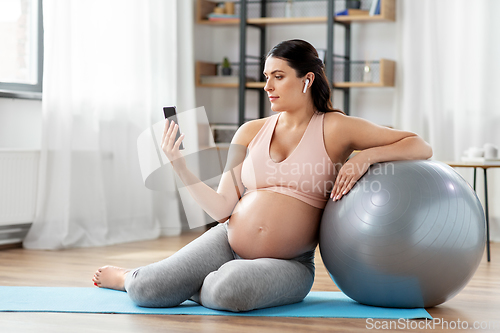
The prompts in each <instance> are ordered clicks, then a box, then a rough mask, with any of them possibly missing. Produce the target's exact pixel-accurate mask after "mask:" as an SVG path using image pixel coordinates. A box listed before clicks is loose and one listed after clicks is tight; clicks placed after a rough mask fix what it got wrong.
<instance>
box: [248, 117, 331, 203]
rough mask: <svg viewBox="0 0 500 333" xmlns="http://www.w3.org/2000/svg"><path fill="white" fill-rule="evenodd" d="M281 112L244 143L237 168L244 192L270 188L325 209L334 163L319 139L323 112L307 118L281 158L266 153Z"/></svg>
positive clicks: (321, 132) (268, 189)
mask: <svg viewBox="0 0 500 333" xmlns="http://www.w3.org/2000/svg"><path fill="white" fill-rule="evenodd" d="M280 114H281V113H278V114H276V115H272V116H271V117H269V118H268V119H267V120H266V122H265V123H264V125H263V126H262V128H261V129H260V131H259V132H258V133H257V135H256V136H255V137H254V138H253V139H252V141H251V142H250V144H249V145H248V151H247V156H246V158H245V160H244V161H243V165H242V169H241V181H242V183H243V186H245V189H246V190H245V194H247V193H251V192H254V191H257V190H265V191H273V192H277V193H281V194H285V195H288V196H291V197H294V198H297V199H299V200H301V201H303V202H305V203H307V204H309V205H311V206H314V207H317V208H321V209H323V208H325V205H326V202H327V201H328V198H329V194H330V192H331V190H332V188H333V184H334V181H335V174H336V171H335V166H334V164H333V162H332V161H331V160H330V157H329V156H328V154H327V152H326V148H325V143H324V139H323V120H324V116H325V115H324V114H321V115H318V114H316V113H314V114H313V116H312V117H311V119H310V121H309V124H308V125H307V128H306V130H305V132H304V134H303V136H302V138H301V140H300V142H299V144H298V145H297V147H295V150H294V151H293V152H292V153H291V154H290V155H289V156H288V157H287V158H286V159H284V160H283V161H281V162H274V161H273V160H272V159H271V156H270V147H271V138H272V136H273V133H274V129H275V128H276V124H277V122H278V119H279V116H280Z"/></svg>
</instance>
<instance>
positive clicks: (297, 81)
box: [264, 57, 311, 112]
mask: <svg viewBox="0 0 500 333" xmlns="http://www.w3.org/2000/svg"><path fill="white" fill-rule="evenodd" d="M264 75H265V77H266V86H265V87H264V90H265V91H266V92H267V95H268V97H269V101H270V102H271V110H273V111H276V112H281V111H292V110H294V109H297V108H301V107H304V106H305V105H306V104H307V98H308V97H309V96H310V92H309V91H307V93H305V94H304V93H303V92H302V91H303V90H304V84H305V80H306V78H305V77H304V78H298V77H297V73H296V71H295V69H293V68H292V67H290V66H288V63H287V61H286V60H283V59H279V58H274V57H269V58H267V60H266V64H265V66H264ZM310 85H311V83H309V86H310ZM309 98H310V97H309Z"/></svg>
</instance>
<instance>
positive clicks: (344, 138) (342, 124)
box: [93, 40, 432, 311]
mask: <svg viewBox="0 0 500 333" xmlns="http://www.w3.org/2000/svg"><path fill="white" fill-rule="evenodd" d="M264 75H265V77H266V85H265V87H264V90H265V91H266V92H267V94H268V97H269V101H270V102H271V109H272V111H274V112H275V114H273V115H272V116H270V117H267V118H263V119H257V120H253V121H249V122H247V123H245V124H243V125H242V126H241V127H240V128H239V129H238V131H237V132H236V134H235V135H234V138H233V140H232V143H231V147H230V149H229V153H228V162H227V165H226V168H225V171H224V173H223V175H222V178H221V181H220V184H219V186H218V189H217V191H215V190H213V189H212V188H211V187H209V186H207V185H206V184H204V183H203V182H201V181H200V180H199V179H198V178H197V177H196V176H195V175H194V174H193V173H191V172H190V171H189V170H188V169H187V167H186V163H185V160H184V157H183V156H182V154H181V153H180V151H179V148H178V147H179V145H180V143H181V142H182V139H183V136H181V137H180V138H179V139H178V140H177V141H175V137H176V136H175V135H176V133H177V130H178V127H177V125H176V124H174V123H173V122H170V123H169V122H168V120H167V122H166V124H165V131H164V134H163V141H162V149H163V151H164V153H165V154H166V156H167V157H168V159H169V160H170V161H171V163H172V166H173V168H174V170H175V172H176V173H177V174H178V176H179V177H180V179H181V180H182V181H183V183H184V184H185V185H186V186H187V188H188V190H189V192H190V194H191V195H192V196H193V198H194V199H195V200H196V201H197V203H198V204H199V205H200V206H201V207H202V208H203V209H204V210H205V211H206V212H207V214H209V215H210V216H211V217H213V218H214V219H215V220H217V221H219V222H220V223H219V224H218V225H217V226H215V227H213V228H211V229H210V230H208V231H207V232H205V233H204V234H203V235H201V236H200V237H199V238H197V239H195V240H194V241H192V242H191V243H189V244H188V245H186V246H185V247H183V248H182V249H181V250H179V251H178V252H176V253H175V254H173V255H172V256H170V257H168V258H166V259H164V260H162V261H159V262H157V263H153V264H151V265H147V266H144V267H140V268H136V269H124V268H119V267H113V266H105V267H102V268H99V269H98V270H97V272H96V273H95V275H94V278H93V281H94V284H95V285H96V286H98V287H101V288H111V289H117V290H123V291H126V292H127V293H128V294H129V295H130V297H131V299H132V300H133V301H134V302H135V303H136V304H138V305H140V306H146V307H172V306H176V305H179V304H180V303H182V302H183V301H185V300H187V299H192V300H194V301H196V302H198V303H199V304H201V305H203V306H206V307H209V308H212V309H217V310H229V311H248V310H252V309H257V308H265V307H271V306H278V305H284V304H290V303H295V302H299V301H301V300H302V299H303V298H304V297H305V296H306V295H307V294H308V292H309V291H310V289H311V287H312V284H313V280H314V250H315V248H316V245H317V241H318V229H319V223H320V220H321V215H322V212H323V209H324V207H325V205H326V202H327V200H328V199H329V197H330V198H331V199H332V200H340V199H341V198H342V196H343V195H345V194H347V193H348V192H349V190H350V189H351V188H352V187H353V186H354V185H355V184H356V182H357V180H358V179H359V178H360V177H361V176H362V175H363V174H364V173H365V172H366V171H367V170H368V168H369V166H370V165H371V164H373V163H377V162H383V161H394V160H405V159H406V160H407V159H427V158H429V157H430V156H431V155H432V149H431V147H430V146H429V145H428V144H427V143H426V142H425V141H423V140H422V139H421V138H420V137H418V136H417V135H415V134H414V133H410V132H405V131H399V130H394V129H390V128H386V127H381V126H378V125H375V124H373V123H370V122H368V121H366V120H363V119H360V118H355V117H349V116H346V115H345V114H343V112H341V111H339V110H335V109H333V107H332V103H331V100H330V85H329V83H328V81H327V79H326V76H325V73H324V68H323V62H322V60H321V59H319V58H318V54H317V52H316V50H315V49H314V47H313V46H312V45H310V44H309V43H307V42H305V41H302V40H289V41H284V42H281V43H280V44H278V45H276V46H275V47H274V48H273V49H272V50H271V51H270V52H269V54H268V55H267V58H266V62H265V68H264ZM354 150H359V151H360V152H359V153H357V154H356V155H355V156H354V157H352V158H350V159H349V160H348V158H349V156H351V154H352V152H353V151H354Z"/></svg>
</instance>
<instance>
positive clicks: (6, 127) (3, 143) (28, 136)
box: [0, 98, 42, 149]
mask: <svg viewBox="0 0 500 333" xmlns="http://www.w3.org/2000/svg"><path fill="white" fill-rule="evenodd" d="M41 133H42V101H40V100H27V99H14V98H0V149H1V148H21V149H40V146H41Z"/></svg>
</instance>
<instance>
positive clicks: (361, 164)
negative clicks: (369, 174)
mask: <svg viewBox="0 0 500 333" xmlns="http://www.w3.org/2000/svg"><path fill="white" fill-rule="evenodd" d="M370 165H371V164H370V160H369V159H368V158H366V157H365V156H364V155H363V152H359V153H358V154H356V155H355V156H354V157H352V158H351V159H349V160H348V161H347V162H345V164H344V165H343V166H342V168H340V170H339V173H338V175H337V178H336V179H335V185H333V189H332V192H331V194H330V198H333V201H337V200H340V199H341V198H342V196H344V195H346V194H347V193H348V192H349V191H350V190H351V189H352V188H353V187H354V185H356V182H357V181H358V180H359V179H360V178H361V176H363V175H364V174H365V172H366V171H368V168H369V167H370Z"/></svg>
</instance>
